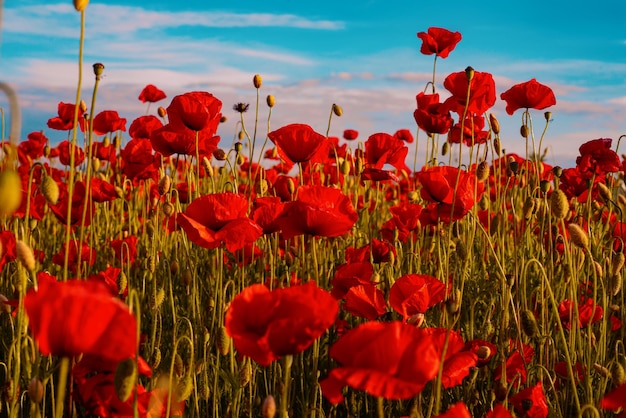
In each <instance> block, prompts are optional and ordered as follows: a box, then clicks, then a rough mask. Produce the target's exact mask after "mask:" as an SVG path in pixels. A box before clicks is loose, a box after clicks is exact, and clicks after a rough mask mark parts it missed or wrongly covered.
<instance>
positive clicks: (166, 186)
mask: <svg viewBox="0 0 626 418" xmlns="http://www.w3.org/2000/svg"><path fill="white" fill-rule="evenodd" d="M171 187H172V178H171V177H170V176H169V175H168V174H166V175H164V176H163V177H161V180H159V185H158V190H159V194H160V195H161V196H163V195H165V194H166V193H167V192H169V191H170V188H171Z"/></svg>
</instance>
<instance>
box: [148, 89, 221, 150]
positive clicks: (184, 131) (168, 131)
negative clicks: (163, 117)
mask: <svg viewBox="0 0 626 418" xmlns="http://www.w3.org/2000/svg"><path fill="white" fill-rule="evenodd" d="M221 109H222V102H221V101H220V100H218V99H217V98H215V97H214V96H213V95H212V94H210V93H206V92H191V93H185V94H183V95H180V96H176V97H175V98H174V99H173V100H172V103H171V104H170V105H169V106H168V108H167V114H168V120H169V123H168V124H167V125H165V126H163V127H162V128H159V129H156V130H154V131H152V133H151V134H150V142H151V143H152V147H153V148H154V150H155V151H157V152H160V153H161V154H163V155H164V156H166V157H169V156H170V155H172V154H183V155H193V156H195V155H196V151H197V152H198V153H199V155H200V156H201V157H202V156H210V155H211V154H212V153H213V151H215V149H216V148H217V144H218V143H219V140H220V137H219V136H215V133H216V132H217V127H218V125H219V122H220V118H221V117H222V114H221ZM196 135H197V138H196ZM196 139H197V141H196ZM196 148H197V150H196Z"/></svg>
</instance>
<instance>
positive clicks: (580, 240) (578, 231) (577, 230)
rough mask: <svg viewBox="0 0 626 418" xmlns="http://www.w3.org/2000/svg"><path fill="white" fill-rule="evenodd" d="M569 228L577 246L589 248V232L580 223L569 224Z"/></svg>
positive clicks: (573, 241) (572, 239)
mask: <svg viewBox="0 0 626 418" xmlns="http://www.w3.org/2000/svg"><path fill="white" fill-rule="evenodd" d="M567 230H568V231H569V235H570V239H571V241H572V243H573V244H574V245H575V246H577V247H578V248H581V249H583V250H588V249H589V238H588V237H587V233H586V232H585V231H584V230H583V229H582V228H581V227H580V226H579V225H578V224H575V223H571V224H569V225H568V226H567Z"/></svg>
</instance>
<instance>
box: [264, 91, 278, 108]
mask: <svg viewBox="0 0 626 418" xmlns="http://www.w3.org/2000/svg"><path fill="white" fill-rule="evenodd" d="M265 101H266V102H267V106H268V107H274V105H275V104H276V99H275V98H274V96H273V95H271V94H268V95H267V98H266V99H265Z"/></svg>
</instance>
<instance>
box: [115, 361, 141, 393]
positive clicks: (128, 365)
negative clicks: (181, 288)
mask: <svg viewBox="0 0 626 418" xmlns="http://www.w3.org/2000/svg"><path fill="white" fill-rule="evenodd" d="M136 380H137V365H136V364H135V360H133V359H132V358H128V359H126V360H122V361H120V362H119V363H118V364H117V368H116V369H115V377H114V378H113V385H114V387H115V392H116V393H117V397H118V398H119V400H120V401H122V402H126V401H127V400H128V398H130V395H131V394H132V393H133V390H134V389H135V382H136Z"/></svg>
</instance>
